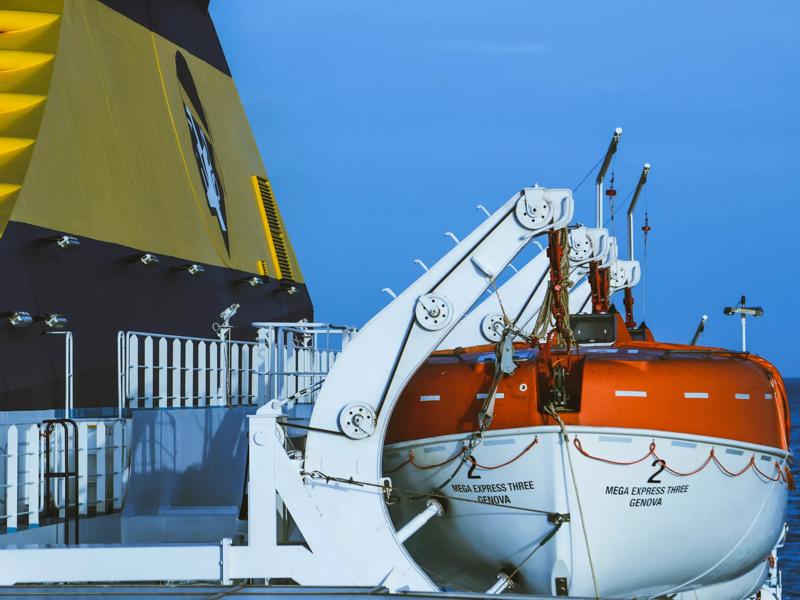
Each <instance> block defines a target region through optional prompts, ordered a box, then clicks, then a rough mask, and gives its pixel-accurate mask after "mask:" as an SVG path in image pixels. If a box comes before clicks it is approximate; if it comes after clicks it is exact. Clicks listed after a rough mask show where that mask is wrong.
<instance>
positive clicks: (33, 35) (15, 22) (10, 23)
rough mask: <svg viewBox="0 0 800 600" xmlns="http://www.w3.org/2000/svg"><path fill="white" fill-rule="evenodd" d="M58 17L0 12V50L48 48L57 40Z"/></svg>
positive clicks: (55, 15) (28, 12)
mask: <svg viewBox="0 0 800 600" xmlns="http://www.w3.org/2000/svg"><path fill="white" fill-rule="evenodd" d="M59 18H60V15H57V14H54V13H45V12H30V11H23V10H0V48H3V49H6V50H15V49H21V48H32V47H33V46H35V45H41V46H49V45H51V44H52V42H53V41H54V40H55V39H57V38H58V23H57V21H58V20H59Z"/></svg>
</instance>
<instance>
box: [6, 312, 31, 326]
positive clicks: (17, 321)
mask: <svg viewBox="0 0 800 600" xmlns="http://www.w3.org/2000/svg"><path fill="white" fill-rule="evenodd" d="M8 322H9V323H10V324H11V326H12V327H27V326H28V325H30V324H31V323H33V317H32V316H31V315H30V313H26V312H25V311H22V310H18V311H15V312H13V313H11V315H9V317H8Z"/></svg>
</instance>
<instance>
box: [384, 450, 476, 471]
mask: <svg viewBox="0 0 800 600" xmlns="http://www.w3.org/2000/svg"><path fill="white" fill-rule="evenodd" d="M466 451H467V448H466V446H465V447H463V448H461V450H459V451H458V452H457V453H456V454H454V455H453V456H451V457H450V458H448V459H447V460H445V461H442V462H440V463H436V464H434V465H418V464H417V463H416V462H414V451H413V450H409V451H408V459H406V460H405V461H403V462H401V463H400V464H399V465H397V466H396V467H395V468H394V469H392V470H390V471H386V474H387V475H391V474H392V473H396V472H397V471H399V470H400V469H402V468H403V467H405V466H406V465H411V466H413V467H415V468H417V469H420V470H421V471H426V470H428V469H435V468H437V467H443V466H445V465H446V464H449V463H451V462H453V461H454V460H455V459H457V458H458V457H459V456H461V455H462V454H464V453H465V452H466Z"/></svg>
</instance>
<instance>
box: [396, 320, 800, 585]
mask: <svg viewBox="0 0 800 600" xmlns="http://www.w3.org/2000/svg"><path fill="white" fill-rule="evenodd" d="M600 320H602V321H604V322H605V324H606V325H611V326H612V329H613V331H614V340H613V341H611V342H606V343H587V344H585V345H579V346H578V347H577V348H574V349H573V350H571V351H570V353H569V355H568V357H567V356H566V355H565V354H562V355H561V356H560V358H559V360H561V361H565V360H567V358H568V360H569V361H570V363H571V364H570V369H569V374H568V375H567V376H566V377H564V378H563V380H561V381H557V382H556V386H555V387H554V386H553V380H552V379H551V378H549V377H548V376H547V375H546V370H545V369H543V367H544V366H545V360H546V359H545V357H543V355H544V354H546V352H543V351H542V350H541V349H540V348H535V347H525V346H524V345H523V344H516V346H515V348H514V352H513V360H514V361H515V363H516V364H517V366H516V369H515V370H514V373H513V374H511V375H507V376H505V377H503V378H502V379H501V380H500V382H499V384H498V385H497V386H496V390H495V393H494V398H495V404H494V409H493V419H492V420H491V424H490V425H489V426H488V427H486V428H484V429H482V428H481V425H480V423H481V413H482V411H484V410H485V405H486V400H487V399H488V396H489V394H490V393H491V388H492V385H493V382H494V381H495V371H496V365H497V361H496V348H495V347H493V346H478V347H472V348H464V349H458V350H450V351H439V352H436V353H435V354H434V355H432V356H431V357H430V359H429V360H428V361H427V362H426V364H425V365H424V366H423V367H422V368H421V369H420V370H419V371H418V373H417V374H416V375H415V377H414V378H413V379H412V380H411V382H410V383H409V385H408V386H407V388H406V389H405V391H404V392H403V394H402V396H401V399H400V401H399V403H398V405H397V408H396V409H395V413H394V415H393V418H392V422H391V424H390V427H389V430H388V432H387V439H386V441H387V445H386V449H385V454H384V474H385V475H386V476H388V477H391V478H392V481H393V483H394V485H395V486H396V487H397V488H398V489H407V490H426V491H430V490H435V491H436V493H437V494H438V495H440V496H441V497H442V498H443V499H444V501H445V502H446V505H447V512H446V517H445V518H443V519H439V520H435V521H432V522H431V524H430V525H429V526H428V527H427V528H426V529H424V530H422V531H421V532H420V533H419V534H418V536H415V537H414V538H412V539H410V540H409V541H408V542H407V547H408V549H409V551H410V552H411V554H412V555H413V556H414V557H415V558H416V559H417V561H418V562H419V563H420V564H421V565H423V566H424V567H425V568H426V570H427V572H428V573H429V575H430V576H431V577H432V578H433V579H434V580H437V581H440V582H442V584H443V585H451V586H457V587H459V588H460V589H469V590H475V591H478V590H480V591H483V590H485V589H486V588H487V582H490V581H491V580H492V579H493V578H494V577H495V576H496V575H497V574H504V575H507V576H508V577H512V578H513V579H514V581H515V584H516V586H517V588H516V591H519V592H521V593H530V594H552V595H567V594H568V595H571V596H572V595H575V596H601V595H602V597H618V596H623V595H626V596H629V595H649V596H659V595H662V594H674V593H677V592H681V591H687V590H692V589H698V588H708V587H710V586H714V585H721V584H725V583H726V582H730V581H732V580H739V579H740V580H741V582H740V583H741V585H740V586H739V587H740V588H748V586H755V588H754V589H757V588H758V587H760V582H761V580H762V579H763V576H762V572H763V575H766V570H767V569H768V566H769V564H768V562H767V557H768V555H769V554H770V551H771V550H772V548H773V546H774V545H775V543H776V541H777V539H778V538H779V537H780V535H781V532H782V529H783V523H784V516H785V515H784V511H785V507H786V501H787V491H788V488H789V486H790V485H791V479H790V477H791V475H790V473H789V470H788V467H787V456H788V450H789V447H788V444H787V440H788V430H789V429H788V428H789V412H788V405H787V395H786V392H785V389H784V387H783V383H782V380H781V377H780V375H779V374H778V373H777V371H776V370H775V368H774V367H773V366H772V365H770V364H769V363H768V362H766V361H764V360H763V359H760V358H758V357H755V356H753V355H747V354H740V353H735V352H730V351H726V350H722V349H719V348H706V347H697V346H685V345H677V344H665V343H661V342H656V341H653V340H652V339H650V340H646V341H634V340H633V339H632V338H631V336H630V333H629V332H628V330H627V328H626V327H625V324H624V322H623V320H622V318H621V316H620V315H619V314H616V313H610V314H609V315H603V316H601V318H600V319H597V318H594V315H585V316H582V318H581V317H579V318H576V319H574V322H575V323H580V322H581V321H584V322H585V321H594V322H595V323H593V325H596V323H597V321H600ZM578 326H580V325H578ZM551 358H552V357H551ZM559 387H560V389H559ZM559 399H560V404H559V403H558V402H557V400H559ZM419 510H420V509H419V506H415V503H413V502H408V503H406V502H401V503H398V504H397V505H395V506H394V507H393V511H392V512H393V518H394V519H395V521H396V522H397V523H403V522H406V521H407V520H408V518H409V516H410V515H413V514H416V512H419ZM562 529H563V530H565V531H560V530H562ZM553 532H558V533H557V534H554V533H553ZM737 591H738V592H739V593H738V594H737V593H735V592H734V594H733V595H730V596H728V595H723V596H721V597H729V598H734V597H736V598H744V597H747V595H748V591H749V588H748V589H740V590H737Z"/></svg>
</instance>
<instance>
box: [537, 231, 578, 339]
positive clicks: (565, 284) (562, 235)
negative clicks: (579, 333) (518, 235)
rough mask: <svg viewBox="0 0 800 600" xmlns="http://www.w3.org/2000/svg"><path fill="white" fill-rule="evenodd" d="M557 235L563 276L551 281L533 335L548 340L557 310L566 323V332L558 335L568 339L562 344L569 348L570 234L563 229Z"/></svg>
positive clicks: (570, 336) (570, 333)
mask: <svg viewBox="0 0 800 600" xmlns="http://www.w3.org/2000/svg"><path fill="white" fill-rule="evenodd" d="M557 235H558V244H559V246H561V250H562V253H561V273H562V274H563V275H562V277H561V279H559V280H558V281H553V280H552V279H551V281H550V284H549V285H548V287H547V292H546V293H545V296H544V301H543V302H542V307H541V308H540V309H539V316H538V317H537V318H536V323H535V324H534V326H533V335H534V336H535V337H537V338H539V339H546V338H547V335H548V333H549V330H550V328H551V326H552V322H551V317H552V316H554V310H553V309H554V308H555V309H556V310H557V311H558V312H559V315H560V316H561V319H562V320H563V323H564V331H559V332H558V333H559V334H562V335H563V336H564V338H566V339H564V340H562V342H563V343H566V344H567V345H568V346H569V344H571V343H572V330H571V329H570V326H569V310H568V309H566V308H565V307H568V306H569V288H570V287H571V286H572V282H571V281H570V280H569V234H568V233H567V230H566V229H561V230H559V231H558V232H557ZM551 240H552V238H551ZM549 251H550V252H553V251H554V250H553V249H549ZM551 273H552V271H551ZM557 286H558V288H559V289H558V291H556V289H555V288H556V287H557Z"/></svg>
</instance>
